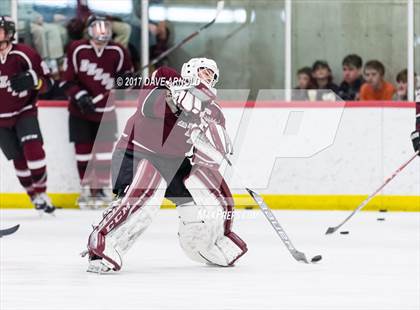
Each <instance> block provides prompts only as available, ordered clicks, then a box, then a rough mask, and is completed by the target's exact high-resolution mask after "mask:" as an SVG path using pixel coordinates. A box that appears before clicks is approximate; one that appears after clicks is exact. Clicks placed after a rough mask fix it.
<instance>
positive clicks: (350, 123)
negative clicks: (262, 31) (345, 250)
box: [0, 101, 420, 211]
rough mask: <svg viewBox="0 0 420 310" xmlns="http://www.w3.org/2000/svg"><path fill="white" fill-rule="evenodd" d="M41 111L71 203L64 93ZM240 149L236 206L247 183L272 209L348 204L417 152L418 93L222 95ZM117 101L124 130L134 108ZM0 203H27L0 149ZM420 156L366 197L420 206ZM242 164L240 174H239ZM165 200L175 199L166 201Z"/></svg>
mask: <svg viewBox="0 0 420 310" xmlns="http://www.w3.org/2000/svg"><path fill="white" fill-rule="evenodd" d="M39 105H40V109H39V119H40V125H41V130H42V132H43V136H44V141H45V147H46V155H47V162H48V171H49V179H48V191H49V193H51V195H52V197H53V200H54V202H55V203H56V204H57V205H59V206H62V207H65V208H74V207H76V206H75V203H74V202H75V201H76V198H77V194H76V193H77V191H78V179H77V171H76V163H75V158H74V150H73V146H72V145H71V144H70V143H69V142H68V128H67V121H68V112H67V109H66V103H65V102H52V101H44V102H40V104H39ZM221 105H222V108H223V111H224V113H225V116H226V119H227V130H228V132H229V134H230V136H231V137H232V139H233V141H234V144H235V150H236V153H235V154H236V156H234V157H233V162H234V167H235V170H234V172H230V174H229V172H227V174H226V177H227V178H228V180H229V184H230V185H231V188H232V191H233V193H234V195H235V199H236V202H237V206H238V207H249V206H252V201H251V200H250V198H249V197H246V195H244V194H243V187H244V186H247V187H250V188H253V189H255V190H257V191H259V192H260V193H262V194H263V196H264V198H265V199H266V200H267V203H268V204H269V205H270V206H271V207H272V208H275V209H306V210H348V209H353V208H355V206H357V204H359V203H360V202H361V201H362V200H363V199H364V198H365V197H366V196H367V195H368V194H370V193H371V192H373V191H374V190H375V189H376V188H378V187H379V186H380V185H381V184H382V182H383V181H384V180H385V179H386V178H387V177H389V176H390V175H391V174H392V173H393V172H394V171H395V170H396V169H397V168H398V167H399V166H400V165H401V164H402V163H403V162H405V161H406V160H407V159H408V158H409V157H410V156H411V155H412V154H413V150H412V146H411V141H410V139H409V134H410V132H411V131H412V130H413V128H414V118H415V110H414V104H413V103H403V102H383V103H374V102H363V103H356V102H349V103H346V105H345V106H344V105H343V104H339V103H325V102H310V103H299V102H298V103H285V102H274V101H263V102H246V103H245V102H243V103H241V102H231V101H230V102H229V101H227V102H222V103H221ZM133 111H134V107H133V105H132V103H127V102H122V103H121V104H120V105H119V107H118V108H117V115H118V123H119V130H120V131H121V130H122V129H123V128H124V123H125V120H126V119H127V118H128V117H129V116H130V115H131V114H132V113H133ZM0 157H1V159H0V171H1V176H0V189H1V193H0V208H22V207H30V203H29V200H28V199H27V198H26V197H25V195H24V194H23V192H22V189H21V187H20V185H19V183H18V182H17V179H16V177H15V175H14V170H13V168H12V165H11V163H9V162H7V161H6V160H5V158H4V157H3V154H1V155H0ZM419 171H420V160H418V159H415V161H414V162H412V163H411V165H410V166H408V167H407V168H406V169H405V170H404V171H402V172H401V173H400V175H398V176H397V177H396V178H395V180H393V181H392V182H391V183H390V184H389V185H388V186H387V187H386V188H385V189H384V191H383V192H382V193H381V195H379V196H378V197H377V198H375V199H374V200H373V201H372V202H371V203H370V204H369V205H368V206H367V207H366V210H369V209H370V210H377V209H382V208H386V209H388V210H395V211H420V173H419ZM236 173H238V174H239V175H236ZM164 207H173V206H172V205H171V204H170V203H169V202H165V203H164Z"/></svg>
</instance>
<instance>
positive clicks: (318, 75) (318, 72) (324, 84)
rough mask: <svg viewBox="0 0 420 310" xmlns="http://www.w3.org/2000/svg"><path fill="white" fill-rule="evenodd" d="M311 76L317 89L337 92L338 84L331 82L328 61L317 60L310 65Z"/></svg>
mask: <svg viewBox="0 0 420 310" xmlns="http://www.w3.org/2000/svg"><path fill="white" fill-rule="evenodd" d="M312 77H313V78H314V79H315V83H316V84H315V85H316V88H317V89H329V90H332V91H333V92H334V93H338V86H337V85H336V84H334V83H333V77H332V73H331V68H330V65H329V64H328V62H326V61H323V60H317V61H315V62H314V64H313V66H312Z"/></svg>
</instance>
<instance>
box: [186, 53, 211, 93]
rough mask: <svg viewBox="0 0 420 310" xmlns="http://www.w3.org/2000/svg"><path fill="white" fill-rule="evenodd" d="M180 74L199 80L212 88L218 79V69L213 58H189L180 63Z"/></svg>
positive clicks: (189, 78)
mask: <svg viewBox="0 0 420 310" xmlns="http://www.w3.org/2000/svg"><path fill="white" fill-rule="evenodd" d="M181 76H182V77H183V78H184V79H188V80H193V81H194V80H197V79H198V80H200V81H201V82H202V83H204V84H206V85H207V86H209V87H210V88H213V87H214V86H215V85H216V83H217V81H218V80H219V69H218V68H217V64H216V62H215V61H214V60H213V59H208V58H191V59H190V60H189V61H188V62H186V63H184V64H183V65H182V69H181Z"/></svg>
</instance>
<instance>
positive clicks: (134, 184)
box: [85, 58, 247, 273]
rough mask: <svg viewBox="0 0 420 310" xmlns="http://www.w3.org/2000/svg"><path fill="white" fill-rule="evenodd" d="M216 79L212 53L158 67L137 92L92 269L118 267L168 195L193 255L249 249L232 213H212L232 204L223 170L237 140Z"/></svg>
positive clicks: (212, 260) (229, 255)
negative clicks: (228, 124) (219, 101)
mask: <svg viewBox="0 0 420 310" xmlns="http://www.w3.org/2000/svg"><path fill="white" fill-rule="evenodd" d="M218 78H219V70H218V68H217V65H216V63H215V62H214V61H213V60H211V59H206V58H193V59H191V60H190V61H188V62H187V63H185V64H184V65H183V66H182V70H181V74H179V73H177V72H176V71H175V70H173V69H171V68H168V67H162V68H159V69H158V70H156V71H155V72H154V73H153V75H152V81H157V82H156V83H151V84H150V85H148V86H145V87H144V89H143V90H142V91H141V92H140V99H139V105H138V108H137V111H136V112H135V113H134V115H132V116H131V117H130V118H129V120H128V122H127V124H126V127H125V129H124V133H123V134H122V136H121V138H120V140H119V141H118V144H117V147H116V150H115V151H114V153H113V158H112V178H113V192H114V194H116V198H115V199H114V201H113V203H112V204H111V205H110V206H109V207H108V208H107V209H106V210H105V212H104V214H103V216H102V217H101V218H100V219H99V223H98V224H97V225H94V228H93V232H92V233H91V234H90V236H89V239H88V244H87V251H86V252H85V253H87V254H88V258H89V266H88V271H90V272H98V273H104V272H108V271H118V270H120V269H121V267H122V264H123V257H124V255H125V254H126V253H127V251H128V250H129V249H130V247H131V246H132V245H133V244H134V242H135V241H136V240H137V238H138V237H139V236H140V235H141V234H142V233H143V232H144V231H145V229H146V228H147V227H148V226H149V225H150V224H151V222H152V221H153V218H154V216H155V214H156V213H157V210H158V209H159V208H160V205H161V203H162V200H163V198H164V197H166V198H168V199H170V200H171V201H172V202H173V203H175V204H176V208H177V212H178V217H179V230H178V236H179V242H180V245H181V248H182V249H183V251H184V252H185V254H186V255H187V256H188V257H189V258H190V259H192V260H194V261H196V262H200V263H204V264H209V265H216V266H233V264H234V263H235V262H236V261H237V260H238V259H239V258H240V257H241V256H242V255H244V254H245V253H246V252H247V246H246V244H245V242H244V241H243V240H242V239H241V238H239V236H238V235H236V234H235V233H234V232H233V231H232V219H230V218H229V219H226V218H224V217H222V216H209V215H217V214H219V215H220V214H223V212H231V211H233V208H234V203H233V198H232V194H231V192H230V190H229V187H228V186H227V184H226V182H225V180H224V179H223V177H222V175H221V174H220V172H219V168H220V165H221V164H222V163H223V161H224V160H228V159H227V156H228V155H229V154H231V153H232V145H231V142H230V139H229V137H228V135H227V132H226V129H225V118H224V116H223V113H222V111H221V109H220V107H219V105H218V104H217V103H216V102H215V97H216V89H215V88H214V87H215V84H216V83H217V81H218ZM162 81H164V83H163V82H162ZM224 214H226V213H224Z"/></svg>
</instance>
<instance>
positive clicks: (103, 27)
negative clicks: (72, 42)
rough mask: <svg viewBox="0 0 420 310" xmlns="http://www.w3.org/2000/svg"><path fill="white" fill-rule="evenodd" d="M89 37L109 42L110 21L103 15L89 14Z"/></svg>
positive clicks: (110, 32) (110, 35)
mask: <svg viewBox="0 0 420 310" xmlns="http://www.w3.org/2000/svg"><path fill="white" fill-rule="evenodd" d="M87 29H88V35H89V38H91V39H92V40H95V41H99V42H103V43H106V42H109V41H110V40H111V38H112V27H111V23H110V22H109V21H108V20H107V19H106V18H105V17H103V16H98V15H91V16H89V18H88V20H87Z"/></svg>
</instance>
